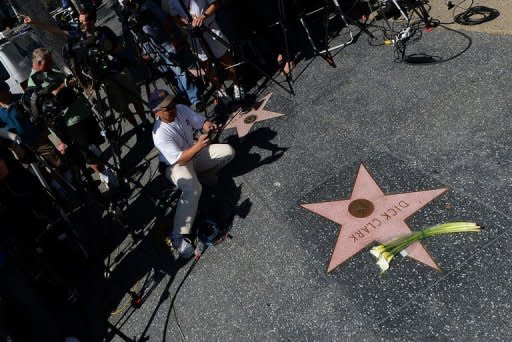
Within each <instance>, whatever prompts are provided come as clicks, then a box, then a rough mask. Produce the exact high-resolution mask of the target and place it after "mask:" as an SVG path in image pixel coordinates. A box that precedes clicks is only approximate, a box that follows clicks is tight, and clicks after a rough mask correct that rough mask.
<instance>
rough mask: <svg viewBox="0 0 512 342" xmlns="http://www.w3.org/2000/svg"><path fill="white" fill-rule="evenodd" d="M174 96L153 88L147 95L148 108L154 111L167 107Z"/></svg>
mask: <svg viewBox="0 0 512 342" xmlns="http://www.w3.org/2000/svg"><path fill="white" fill-rule="evenodd" d="M172 100H174V97H173V96H172V95H170V94H169V93H168V92H167V91H165V90H163V89H156V90H154V91H153V92H152V93H151V95H150V96H149V108H151V110H152V111H153V112H154V111H156V110H157V109H160V108H164V107H167V106H168V105H169V103H171V102H172Z"/></svg>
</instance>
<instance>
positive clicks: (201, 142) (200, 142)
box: [196, 134, 210, 151]
mask: <svg viewBox="0 0 512 342" xmlns="http://www.w3.org/2000/svg"><path fill="white" fill-rule="evenodd" d="M208 145H210V139H208V135H206V134H201V135H200V136H199V138H198V139H197V142H196V146H197V147H198V149H199V151H201V150H202V149H203V148H205V147H207V146H208Z"/></svg>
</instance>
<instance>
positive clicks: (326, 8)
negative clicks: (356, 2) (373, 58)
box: [299, 0, 374, 67]
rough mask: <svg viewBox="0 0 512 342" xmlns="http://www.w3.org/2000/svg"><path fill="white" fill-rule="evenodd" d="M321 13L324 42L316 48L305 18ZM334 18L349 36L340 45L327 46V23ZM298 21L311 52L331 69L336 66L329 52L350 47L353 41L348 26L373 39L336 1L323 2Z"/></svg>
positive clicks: (327, 0) (352, 35)
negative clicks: (345, 29)
mask: <svg viewBox="0 0 512 342" xmlns="http://www.w3.org/2000/svg"><path fill="white" fill-rule="evenodd" d="M331 7H334V12H335V15H334V16H331V14H330V8H331ZM322 11H323V12H324V19H323V29H324V40H323V47H319V46H317V44H315V42H314V40H313V37H312V35H311V30H310V28H309V26H308V25H307V24H306V18H307V17H309V16H311V15H313V14H316V13H318V12H322ZM336 16H337V17H339V18H340V19H341V21H342V22H343V24H344V26H345V27H346V28H347V30H348V34H349V39H348V40H347V41H345V42H343V43H341V44H338V45H335V46H329V22H330V21H331V19H333V18H334V17H336ZM299 21H300V23H301V24H302V27H303V28H304V31H305V32H306V36H307V38H308V41H309V43H310V45H311V47H312V49H313V51H314V52H315V53H316V54H318V55H320V56H322V57H323V58H324V59H325V60H326V62H327V63H328V64H329V65H331V66H333V67H335V66H336V64H335V63H334V59H333V57H332V54H331V52H332V51H334V50H337V49H341V48H343V47H345V46H347V45H350V44H352V43H353V42H354V40H355V37H354V34H353V33H352V29H351V28H350V24H353V25H356V26H357V27H358V28H359V30H360V32H359V33H358V35H359V34H360V33H361V32H364V33H366V34H367V35H368V36H370V37H372V38H374V36H373V34H372V33H371V32H370V31H368V29H367V28H366V27H365V25H364V24H361V23H359V22H358V21H356V20H353V19H351V18H350V17H348V16H347V15H346V14H345V13H344V11H343V10H342V9H341V6H340V3H339V1H338V0H324V5H323V6H322V7H320V8H317V9H315V10H312V11H310V12H306V13H304V14H302V15H301V16H300V17H299Z"/></svg>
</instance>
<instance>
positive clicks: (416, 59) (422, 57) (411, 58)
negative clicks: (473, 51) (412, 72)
mask: <svg viewBox="0 0 512 342" xmlns="http://www.w3.org/2000/svg"><path fill="white" fill-rule="evenodd" d="M439 27H442V28H444V29H445V30H448V31H452V32H454V33H457V34H459V35H461V36H463V37H464V38H466V39H467V41H468V45H467V46H466V47H465V48H464V49H463V50H462V51H460V52H459V53H457V54H455V55H453V56H451V57H448V58H442V57H439V56H431V55H427V54H411V55H407V56H405V54H404V59H403V60H402V61H403V62H405V63H407V64H423V65H425V64H428V65H432V64H440V63H445V62H448V61H451V60H452V59H455V58H457V57H459V56H460V55H462V54H463V53H465V52H466V51H467V50H469V48H470V47H471V45H473V40H472V39H471V37H470V36H468V35H467V34H465V33H464V32H461V31H458V30H454V29H452V28H449V27H447V26H445V25H439ZM404 49H405V47H404Z"/></svg>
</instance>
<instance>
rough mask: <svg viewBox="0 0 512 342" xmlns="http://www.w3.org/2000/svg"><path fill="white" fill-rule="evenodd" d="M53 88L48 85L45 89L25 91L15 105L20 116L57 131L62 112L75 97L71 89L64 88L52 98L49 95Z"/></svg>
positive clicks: (36, 88)
mask: <svg viewBox="0 0 512 342" xmlns="http://www.w3.org/2000/svg"><path fill="white" fill-rule="evenodd" d="M54 88H55V87H52V85H50V86H49V87H47V88H42V87H34V88H29V89H27V91H26V92H25V93H24V94H23V95H22V96H21V98H20V101H19V103H17V104H16V106H17V108H18V109H19V112H20V113H21V115H24V116H25V117H28V119H29V120H30V121H31V122H34V123H36V124H43V125H45V126H47V127H50V128H52V129H54V130H58V128H59V127H60V124H61V122H60V121H61V119H62V115H63V114H64V111H65V110H66V108H67V107H68V106H69V105H70V104H71V103H72V102H73V101H74V99H75V98H76V97H75V96H76V95H75V93H74V91H73V90H72V89H70V88H64V89H63V90H61V91H60V92H59V94H58V95H57V96H54V95H53V94H52V93H51V90H52V89H54Z"/></svg>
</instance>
